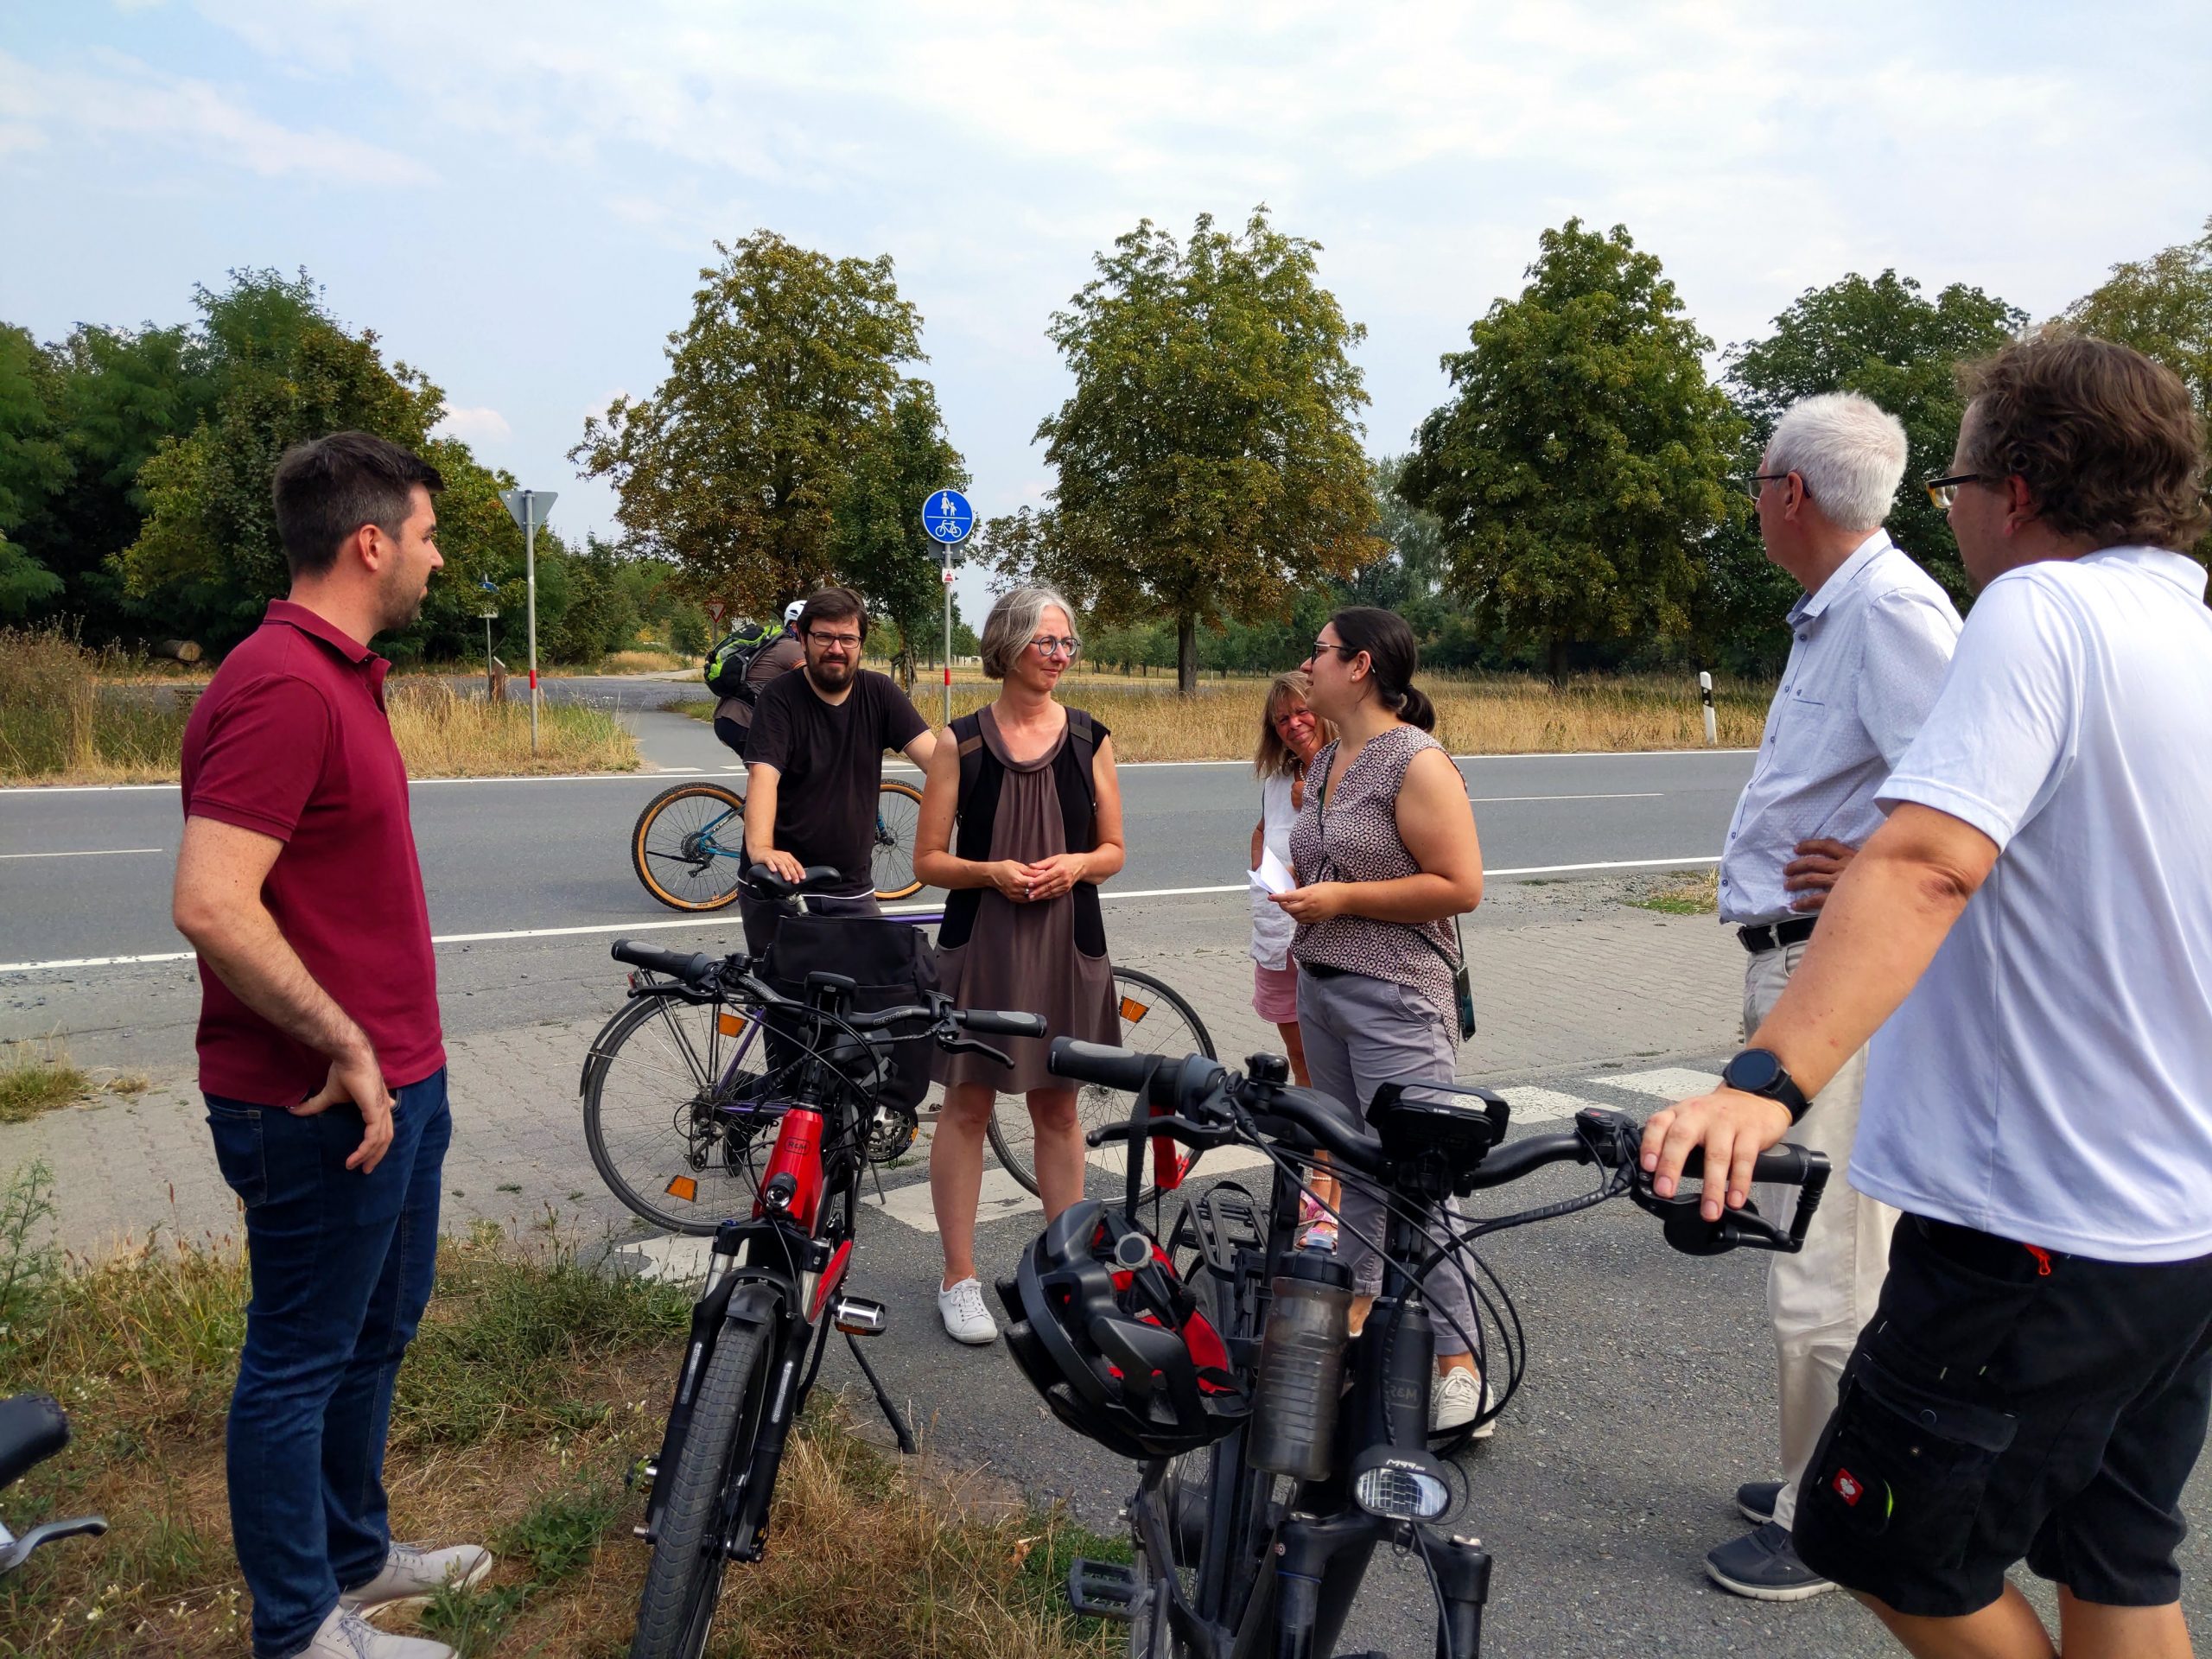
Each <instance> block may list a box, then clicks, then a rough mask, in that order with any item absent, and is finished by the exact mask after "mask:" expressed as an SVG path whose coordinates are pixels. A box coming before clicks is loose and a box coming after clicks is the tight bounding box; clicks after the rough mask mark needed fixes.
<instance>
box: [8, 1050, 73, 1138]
mask: <svg viewBox="0 0 2212 1659" xmlns="http://www.w3.org/2000/svg"><path fill="white" fill-rule="evenodd" d="M91 1089H92V1079H91V1078H90V1077H86V1075H85V1074H84V1073H83V1072H82V1071H79V1070H78V1069H77V1067H75V1066H74V1065H71V1064H70V1063H69V1055H68V1052H67V1051H66V1050H65V1049H63V1048H62V1047H61V1046H60V1045H59V1044H57V1043H52V1042H44V1043H30V1042H25V1043H6V1044H0V1123H22V1122H28V1121H29V1120H30V1119H32V1118H34V1117H36V1116H39V1115H40V1114H41V1112H50V1111H52V1110H53V1109H54V1108H55V1107H57V1106H67V1104H68V1103H70V1102H71V1101H73V1100H75V1099H76V1098H77V1097H78V1096H80V1095H83V1094H86V1093H87V1092H88V1091H90V1090H91Z"/></svg>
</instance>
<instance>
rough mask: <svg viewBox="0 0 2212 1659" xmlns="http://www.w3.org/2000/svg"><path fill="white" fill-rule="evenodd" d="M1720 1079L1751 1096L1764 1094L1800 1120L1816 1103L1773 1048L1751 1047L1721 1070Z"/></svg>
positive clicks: (1797, 1120)
mask: <svg viewBox="0 0 2212 1659" xmlns="http://www.w3.org/2000/svg"><path fill="white" fill-rule="evenodd" d="M1720 1081H1721V1083H1722V1084H1723V1085H1724V1086H1725V1087H1727V1088H1730V1089H1738V1090H1742V1091H1743V1092H1744V1093H1745V1094H1747V1095H1764V1096H1765V1097H1766V1098H1767V1099H1769V1100H1771V1101H1775V1102H1777V1103H1779V1104H1780V1105H1781V1106H1782V1107H1783V1109H1784V1110H1786V1111H1787V1112H1788V1113H1789V1121H1790V1122H1792V1123H1796V1122H1799V1121H1800V1120H1801V1119H1802V1118H1803V1117H1804V1116H1805V1112H1806V1109H1807V1108H1808V1107H1809V1106H1811V1105H1812V1102H1811V1101H1809V1100H1808V1099H1806V1098H1805V1091H1804V1090H1802V1089H1800V1088H1799V1087H1798V1086H1797V1080H1796V1078H1794V1077H1791V1076H1790V1075H1789V1072H1788V1071H1784V1070H1783V1065H1782V1058H1781V1056H1779V1055H1778V1054H1777V1053H1775V1052H1774V1051H1773V1050H1772V1049H1767V1048H1747V1049H1745V1051H1744V1052H1742V1053H1740V1054H1738V1056H1737V1057H1736V1058H1734V1059H1732V1060H1731V1061H1729V1062H1728V1064H1727V1065H1725V1066H1723V1067H1722V1068H1721V1069H1720Z"/></svg>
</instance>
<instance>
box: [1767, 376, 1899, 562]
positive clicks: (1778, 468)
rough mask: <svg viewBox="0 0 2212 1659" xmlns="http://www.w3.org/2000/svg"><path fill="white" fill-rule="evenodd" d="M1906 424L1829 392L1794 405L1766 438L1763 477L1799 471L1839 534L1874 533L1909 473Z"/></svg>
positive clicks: (1870, 404) (1865, 402)
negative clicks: (1765, 474) (1899, 481)
mask: <svg viewBox="0 0 2212 1659" xmlns="http://www.w3.org/2000/svg"><path fill="white" fill-rule="evenodd" d="M1905 455H1906V445H1905V436H1904V423H1903V422H1902V421H1900V420H1898V419H1897V416H1894V415H1892V414H1891V413H1890V411H1889V410H1886V409H1884V408H1883V407H1882V406H1881V405H1880V404H1878V403H1876V402H1875V401H1874V400H1873V399H1872V398H1871V397H1860V396H1859V394H1858V393H1857V392H1855V391H1824V392H1822V393H1821V394H1820V396H1818V397H1807V398H1803V399H1801V400H1800V401H1799V402H1797V403H1794V404H1790V406H1789V409H1788V410H1786V411H1785V412H1784V413H1783V416H1782V418H1781V420H1779V421H1777V423H1775V428H1774V435H1773V436H1772V437H1770V438H1769V439H1768V440H1767V444H1766V465H1765V466H1764V467H1760V468H1759V470H1760V471H1761V472H1763V473H1795V474H1797V476H1798V477H1800V478H1802V479H1803V480H1805V493H1807V494H1808V495H1809V496H1811V497H1812V498H1813V504H1814V505H1815V506H1817V507H1819V508H1820V510H1821V512H1822V513H1824V514H1826V515H1827V520H1828V522H1829V523H1830V524H1834V526H1835V527H1836V528H1837V529H1839V530H1869V531H1871V530H1873V529H1875V528H1877V527H1878V525H1879V524H1881V522H1882V520H1883V519H1885V518H1888V517H1889V514H1890V505H1891V503H1892V502H1893V501H1895V500H1896V499H1897V482H1898V480H1901V479H1902V478H1904V467H1905Z"/></svg>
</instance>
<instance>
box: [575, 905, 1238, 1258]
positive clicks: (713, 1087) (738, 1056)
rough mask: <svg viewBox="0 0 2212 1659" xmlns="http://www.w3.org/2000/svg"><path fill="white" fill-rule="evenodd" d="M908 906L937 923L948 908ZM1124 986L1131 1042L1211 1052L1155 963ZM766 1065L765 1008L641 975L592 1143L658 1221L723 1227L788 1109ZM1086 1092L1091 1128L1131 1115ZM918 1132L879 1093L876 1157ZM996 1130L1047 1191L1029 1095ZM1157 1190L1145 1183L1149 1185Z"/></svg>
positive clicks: (1032, 1188)
mask: <svg viewBox="0 0 2212 1659" xmlns="http://www.w3.org/2000/svg"><path fill="white" fill-rule="evenodd" d="M899 919H901V920H905V921H909V922H912V923H913V924H914V925H917V926H927V925H933V924H935V923H937V922H939V921H942V920H943V919H944V912H942V911H924V912H917V913H912V914H909V915H906V916H903V917H901V918H899ZM1114 989H1115V995H1116V1001H1117V1004H1118V1007H1119V1010H1120V1013H1121V1017H1122V1036H1123V1039H1124V1040H1125V1042H1130V1043H1132V1045H1133V1046H1137V1047H1141V1048H1142V1049H1143V1050H1145V1051H1146V1052H1153V1053H1176V1054H1179V1053H1182V1052H1185V1051H1186V1050H1192V1049H1195V1050H1198V1051H1199V1052H1203V1053H1205V1054H1208V1055H1211V1053H1212V1052H1213V1039H1212V1037H1211V1034H1210V1033H1208V1032H1207V1030H1206V1028H1205V1022H1204V1021H1203V1020H1200V1019H1199V1018H1198V1013H1197V1011H1196V1010H1195V1009H1193V1008H1192V1007H1191V1005H1190V1004H1189V1003H1188V1002H1186V1001H1184V1000H1183V998H1182V997H1181V996H1179V995H1177V994H1176V992H1175V991H1174V990H1173V988H1171V987H1169V986H1167V985H1166V984H1165V983H1163V982H1161V981H1160V980H1158V979H1156V978H1154V976H1152V975H1150V974H1147V973H1143V972H1141V971H1139V970H1138V969H1134V968H1116V969H1115V970H1114ZM769 1070H770V1068H769V1066H768V1065H767V1062H766V1058H765V1055H764V1054H763V1052H761V1033H760V1025H759V1022H758V1021H757V1020H753V1019H752V1018H750V1017H749V1016H748V1015H747V1014H745V1013H744V1011H743V1010H742V1009H741V1008H734V1007H730V1006H728V1004H727V1003H726V1002H722V1001H714V1000H711V999H709V1000H701V999H699V998H697V997H695V996H692V995H687V994H685V993H684V992H683V991H682V990H681V989H679V988H676V987H673V986H670V985H666V984H663V983H660V982H657V981H656V980H654V979H653V978H652V977H650V976H647V977H645V978H643V979H640V978H639V977H637V976H632V983H631V987H630V992H629V995H628V996H627V997H626V999H625V1001H624V1005H623V1006H622V1007H620V1008H618V1009H617V1010H616V1011H615V1013H614V1014H613V1017H612V1018H610V1019H609V1020H607V1024H606V1025H605V1026H604V1027H601V1030H600V1032H599V1033H598V1035H596V1036H595V1037H594V1038H593V1039H592V1041H591V1046H590V1048H589V1049H588V1051H587V1052H586V1054H585V1057H584V1065H583V1071H582V1076H581V1077H579V1079H578V1081H577V1090H578V1092H579V1093H580V1094H581V1096H582V1103H583V1127H584V1144H585V1146H586V1147H588V1149H589V1151H590V1154H591V1160H592V1164H593V1166H594V1167H595V1168H596V1169H597V1170H598V1171H599V1174H600V1179H601V1180H603V1181H605V1182H606V1183H607V1190H608V1191H609V1192H613V1194H614V1196H615V1197H616V1198H618V1199H620V1201H621V1203H622V1204H623V1205H624V1206H625V1207H626V1208H627V1209H628V1210H629V1211H631V1212H632V1214H634V1215H637V1216H639V1217H642V1218H643V1219H645V1220H646V1221H649V1222H651V1223H652V1224H653V1225H655V1226H656V1227H664V1228H666V1229H668V1230H670V1231H671V1232H677V1233H688V1234H690V1235H692V1236H695V1237H704V1236H707V1235H708V1234H709V1233H712V1232H713V1231H714V1230H715V1224H716V1222H715V1218H717V1217H721V1215H723V1214H725V1213H727V1207H728V1205H730V1204H733V1203H737V1202H740V1201H742V1200H746V1199H749V1198H750V1196H751V1194H752V1192H753V1189H754V1188H755V1187H757V1186H758V1185H759V1184H760V1173H761V1164H762V1160H763V1158H764V1157H765V1153H764V1150H763V1148H764V1147H766V1146H767V1145H768V1144H770V1143H771V1142H772V1139H773V1137H772V1135H769V1133H768V1132H769V1131H770V1130H772V1128H774V1127H775V1126H776V1124H777V1122H778V1121H779V1118H780V1117H781V1116H782V1112H783V1103H782V1102H781V1101H780V1100H779V1099H778V1098H776V1096H775V1091H774V1090H772V1089H768V1088H766V1087H765V1085H766V1083H767V1081H768V1079H767V1077H766V1073H767V1071H769ZM1076 1104H1077V1115H1078V1116H1080V1118H1081V1119H1082V1121H1083V1122H1084V1126H1085V1127H1086V1128H1092V1127H1096V1126H1097V1125H1099V1124H1101V1123H1105V1122H1111V1121H1113V1120H1115V1119H1116V1118H1117V1117H1118V1116H1120V1113H1119V1110H1118V1109H1117V1108H1116V1106H1115V1103H1114V1099H1113V1095H1112V1093H1111V1091H1110V1090H1103V1089H1099V1088H1096V1087H1090V1086H1086V1087H1084V1088H1083V1089H1081V1090H1079V1092H1078V1094H1077V1102H1076ZM1002 1118H1003V1120H1004V1121H1003V1122H1002V1121H1001V1119H1002ZM918 1132H919V1123H918V1119H917V1117H916V1116H915V1114H914V1113H913V1111H912V1109H894V1108H893V1107H892V1106H891V1105H889V1104H888V1103H882V1104H880V1105H879V1106H878V1108H877V1110H876V1116H875V1119H874V1122H872V1123H871V1124H870V1126H869V1133H868V1160H869V1162H870V1163H871V1164H872V1165H874V1166H879V1167H880V1166H888V1165H893V1164H895V1163H896V1162H897V1161H898V1160H899V1159H900V1158H902V1157H904V1156H905V1155H906V1153H907V1152H908V1151H909V1150H910V1149H911V1148H912V1146H913V1144H914V1140H915V1137H916V1135H918ZM988 1135H989V1139H990V1143H991V1149H992V1151H993V1152H994V1153H995V1154H996V1155H997V1157H998V1160H999V1164H1000V1166H1001V1167H1002V1168H1004V1169H1005V1170H1006V1172H1007V1173H1008V1174H1010V1175H1012V1176H1013V1177H1014V1179H1015V1180H1016V1181H1017V1182H1019V1183H1020V1185H1022V1186H1023V1187H1024V1188H1025V1189H1026V1190H1027V1191H1028V1192H1037V1191H1038V1187H1037V1172H1036V1168H1035V1165H1034V1162H1033V1154H1032V1153H1031V1149H1030V1148H1031V1143H1032V1139H1033V1137H1032V1133H1031V1128H1030V1123H1029V1116H1028V1113H1027V1109H1025V1108H1024V1106H1023V1104H1022V1103H1021V1102H1020V1100H1018V1099H1017V1100H1015V1101H1014V1102H1013V1103H1011V1104H1010V1105H1009V1106H1008V1107H1007V1109H1006V1111H1005V1112H1004V1113H1003V1114H1001V1113H1000V1112H997V1111H994V1112H993V1113H992V1115H991V1122H990V1125H989V1128H988ZM1184 1169H1185V1171H1186V1170H1187V1166H1184ZM1152 1192H1153V1189H1152V1188H1151V1187H1150V1186H1147V1188H1146V1189H1145V1192H1144V1195H1143V1196H1144V1197H1145V1198H1146V1199H1147V1200H1148V1199H1149V1198H1151V1196H1152Z"/></svg>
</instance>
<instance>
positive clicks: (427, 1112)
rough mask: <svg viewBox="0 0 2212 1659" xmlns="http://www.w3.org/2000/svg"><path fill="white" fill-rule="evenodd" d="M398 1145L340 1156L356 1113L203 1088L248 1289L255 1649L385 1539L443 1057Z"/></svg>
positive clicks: (233, 1450) (374, 1564)
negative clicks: (240, 1224)
mask: <svg viewBox="0 0 2212 1659" xmlns="http://www.w3.org/2000/svg"><path fill="white" fill-rule="evenodd" d="M391 1122H392V1136H391V1147H390V1149H389V1150H387V1151H386V1152H385V1155H384V1158H383V1160H381V1161H380V1162H379V1163H378V1165H377V1166H376V1168H375V1169H374V1170H373V1171H372V1172H371V1173H368V1174H365V1175H364V1174H362V1173H359V1171H356V1170H350V1169H348V1168H346V1159H347V1158H348V1157H350V1156H351V1155H352V1154H353V1150H354V1148H355V1147H359V1145H360V1143H361V1114H360V1112H359V1109H357V1108H354V1107H353V1106H334V1107H332V1108H331V1109H329V1110H327V1111H326V1112H323V1113H321V1114H320V1115H318V1116H314V1117H295V1116H292V1115H291V1114H290V1113H289V1112H286V1111H282V1110H279V1109H277V1108H275V1107H262V1106H252V1105H248V1104H246V1103H244V1102H240V1101H234V1100H226V1099H223V1098H222V1097H220V1096H215V1095H210V1096H207V1126H208V1128H209V1129H210V1130H211V1131H212V1132H213V1135H214V1139H215V1159H216V1161H217V1162H218V1163H219V1165H221V1166H222V1171H223V1179H225V1180H226V1181H227V1182H229V1183H230V1186H231V1190H232V1192H236V1193H237V1194H238V1198H239V1199H240V1201H241V1202H243V1203H244V1204H245V1236H246V1245H247V1249H248V1251H249V1253H250V1257H251V1268H252V1273H253V1300H252V1301H251V1303H249V1304H248V1306H247V1307H246V1324H245V1350H244V1351H243V1352H241V1353H240V1354H239V1356H238V1387H237V1389H235V1390H234V1391H233V1392H232V1395H231V1416H230V1425H229V1432H228V1436H227V1457H226V1470H227V1473H228V1476H229V1479H230V1489H231V1537H232V1541H233V1542H234V1543H235V1544H236V1545H237V1548H238V1567H239V1569H240V1571H242V1572H243V1573H245V1581H246V1586H247V1588H248V1589H250V1590H251V1591H252V1592H253V1651H254V1653H255V1655H256V1659H290V1656H291V1655H294V1654H296V1653H298V1652H299V1651H300V1650H301V1649H303V1648H305V1647H306V1646H307V1644H308V1643H309V1642H310V1641H312V1640H313V1639H314V1637H315V1630H316V1628H317V1627H318V1626H319V1625H320V1624H321V1623H322V1621H323V1620H324V1619H325V1618H327V1617H328V1616H329V1613H330V1610H331V1608H332V1607H334V1606H335V1605H337V1601H338V1592H339V1591H340V1589H341V1588H343V1589H352V1588H354V1587H356V1586H359V1585H363V1584H365V1583H367V1582H368V1581H369V1580H371V1579H372V1578H374V1577H375V1576H376V1575H377V1574H378V1573H379V1572H381V1571H382V1570H383V1568H384V1564H385V1554H386V1553H387V1551H388V1550H389V1549H390V1548H391V1529H390V1525H389V1523H388V1521H387V1519H386V1516H385V1493H384V1442H385V1430H386V1428H387V1427H388V1426H389V1425H390V1422H391V1389H392V1383H393V1382H394V1380H395V1379H396V1378H397V1376H398V1375H399V1360H400V1356H401V1355H403V1354H404V1353H405V1352H406V1351H407V1344H409V1343H410V1341H412V1340H413V1339H414V1336H415V1327H416V1325H417V1324H419V1323H420V1322H421V1320H422V1318H423V1309H424V1308H425V1307H426V1306H429V1300H430V1284H431V1280H432V1277H433V1274H434V1273H435V1268H436V1266H437V1250H438V1188H439V1177H440V1172H441V1170H442V1167H443V1165H444V1162H445V1155H446V1147H447V1145H448V1142H449V1141H451V1140H452V1139H453V1119H452V1116H451V1115H450V1114H449V1113H448V1109H447V1106H446V1074H445V1072H444V1071H443V1070H440V1071H437V1072H436V1073H435V1074H434V1075H433V1076H430V1077H425V1078H424V1079H423V1081H422V1082H420V1083H416V1084H409V1085H408V1086H407V1087H406V1088H404V1089H402V1090H399V1103H398V1105H397V1107H396V1108H395V1109H393V1111H392V1116H391Z"/></svg>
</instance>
